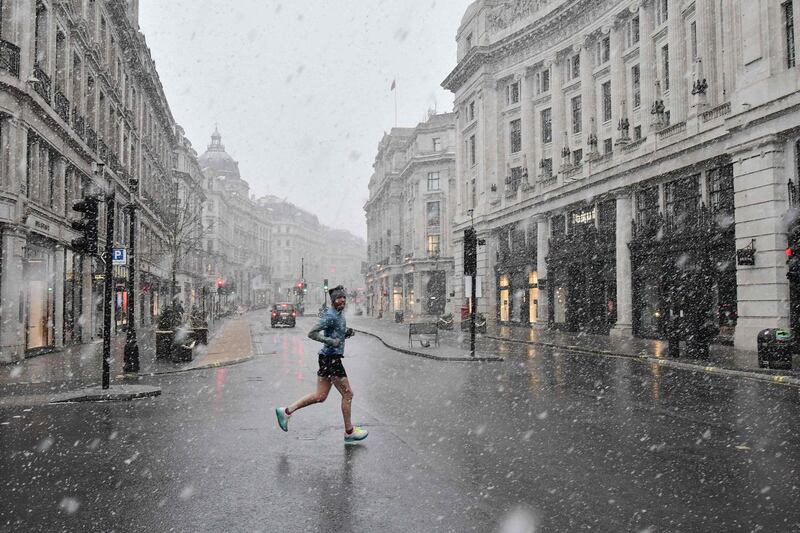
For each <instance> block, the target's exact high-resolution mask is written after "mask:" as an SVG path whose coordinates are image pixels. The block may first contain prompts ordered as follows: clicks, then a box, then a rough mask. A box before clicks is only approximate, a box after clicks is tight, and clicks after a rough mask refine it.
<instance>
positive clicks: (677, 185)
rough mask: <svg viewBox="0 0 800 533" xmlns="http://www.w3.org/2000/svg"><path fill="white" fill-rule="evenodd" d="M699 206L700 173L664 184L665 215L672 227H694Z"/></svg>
mask: <svg viewBox="0 0 800 533" xmlns="http://www.w3.org/2000/svg"><path fill="white" fill-rule="evenodd" d="M699 206H700V180H699V175H698V174H695V175H693V176H688V177H686V178H680V179H677V180H675V181H671V182H669V183H667V184H666V185H665V186H664V215H665V218H666V221H667V224H668V225H669V226H670V227H671V228H672V229H684V228H691V227H693V226H694V225H695V219H696V217H697V210H698V207H699Z"/></svg>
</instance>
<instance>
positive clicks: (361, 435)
mask: <svg viewBox="0 0 800 533" xmlns="http://www.w3.org/2000/svg"><path fill="white" fill-rule="evenodd" d="M367 435H369V431H367V430H366V429H361V428H360V427H359V426H356V427H354V428H353V432H352V433H345V434H344V443H345V444H352V443H354V442H358V441H360V440H364V439H366V438H367Z"/></svg>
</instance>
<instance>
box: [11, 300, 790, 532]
mask: <svg viewBox="0 0 800 533" xmlns="http://www.w3.org/2000/svg"><path fill="white" fill-rule="evenodd" d="M265 318H266V315H265V314H254V315H252V316H251V320H252V324H253V339H254V343H255V344H254V345H255V348H256V351H257V352H259V353H260V354H263V355H258V356H257V357H256V358H255V359H254V360H253V361H251V362H249V363H245V364H241V365H237V366H233V367H227V368H221V369H216V370H213V371H212V370H207V371H198V372H195V373H188V374H179V375H172V376H164V377H159V378H151V379H148V380H147V381H146V383H152V384H158V385H160V386H161V387H162V388H163V394H162V396H160V397H157V398H153V399H148V400H141V401H137V402H133V403H120V404H110V403H109V404H72V405H52V406H39V407H33V408H28V409H26V408H22V407H20V408H9V409H3V410H0V424H2V425H0V450H2V452H1V453H2V456H0V489H1V490H0V530H4V531H5V530H8V531H52V530H62V529H66V530H71V531H74V530H86V531H111V530H115V531H170V530H174V531H325V532H329V531H495V530H499V528H500V524H501V523H502V522H503V521H507V520H508V519H509V518H510V517H511V518H516V519H518V520H521V521H523V522H525V523H528V524H530V523H531V522H532V521H535V522H537V523H538V525H539V526H540V529H541V530H542V531H580V530H589V529H593V530H598V531H648V532H657V531H739V530H741V531H791V530H798V529H800V505H798V504H799V503H800V488H798V486H799V485H800V482H799V481H797V480H798V472H797V470H798V467H799V466H800V443H799V442H798V439H797V435H798V434H800V422H799V421H798V420H799V418H800V417H798V413H799V412H800V397H799V395H798V390H797V389H794V388H788V387H782V386H776V385H771V384H764V383H757V382H747V381H738V380H728V379H726V378H722V377H718V376H712V375H706V374H700V373H691V372H685V371H674V370H668V369H664V368H661V367H658V366H649V365H643V364H640V363H638V362H636V361H632V360H630V359H615V358H602V357H589V356H585V355H570V354H568V353H554V352H553V351H552V350H550V349H545V348H541V347H525V346H520V345H508V346H507V347H503V348H502V352H504V353H502V355H504V356H505V357H506V361H505V362H503V363H443V362H437V361H431V360H427V359H421V358H415V357H412V356H408V355H404V354H400V353H397V352H392V351H390V350H387V349H386V348H384V347H383V346H382V345H381V344H380V343H379V342H378V341H376V340H374V339H371V338H368V337H366V336H356V337H355V338H353V339H352V340H350V341H348V346H347V349H348V357H347V358H346V359H345V366H346V367H347V370H348V374H349V375H350V378H351V382H352V384H353V388H354V391H355V400H354V409H353V414H354V420H355V421H356V422H357V423H360V424H361V425H363V426H364V427H366V428H367V429H369V430H370V436H369V438H368V439H367V440H366V441H365V442H364V443H363V444H362V445H361V446H350V447H345V446H344V445H343V443H342V423H341V415H340V412H339V401H338V400H339V397H338V394H337V393H336V392H335V391H332V392H331V395H330V397H329V399H328V401H327V402H326V403H325V404H323V405H317V406H312V407H309V408H308V409H305V410H303V411H301V412H300V413H298V414H297V415H296V416H295V417H293V419H292V422H291V426H290V432H289V433H283V432H281V431H280V430H278V428H277V425H276V423H275V419H274V414H273V412H272V409H273V407H274V406H275V405H278V404H286V403H289V401H291V400H292V399H294V398H296V397H298V396H300V395H302V394H305V393H306V392H309V391H311V390H312V388H313V384H314V381H315V371H316V350H317V347H318V345H317V344H316V343H314V342H313V341H311V340H309V339H307V338H306V337H305V331H306V330H307V328H308V326H310V324H311V319H310V318H304V319H302V320H300V321H299V322H298V328H297V329H294V330H293V329H279V330H272V329H270V328H269V327H268V326H267V327H265V326H264V325H263V324H264V323H266V322H268V320H266V319H265ZM272 352H274V353H272Z"/></svg>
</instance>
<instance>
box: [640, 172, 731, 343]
mask: <svg viewBox="0 0 800 533" xmlns="http://www.w3.org/2000/svg"><path fill="white" fill-rule="evenodd" d="M707 178H708V180H709V183H708V191H709V206H708V207H706V206H705V204H704V203H703V202H701V201H700V197H701V196H700V195H701V191H700V174H695V175H691V176H687V177H684V178H680V179H677V180H674V181H672V182H669V183H667V184H665V185H664V186H663V194H664V196H665V201H664V205H665V208H666V209H665V213H664V214H662V213H660V212H659V210H658V205H659V202H658V195H659V194H660V193H661V190H660V189H659V188H658V186H652V187H649V188H646V189H642V190H640V191H639V192H638V193H637V206H638V207H637V215H636V221H635V222H634V224H633V238H632V242H631V244H630V249H631V262H632V267H633V268H632V276H633V280H632V281H633V285H632V288H633V331H634V334H635V335H636V336H638V337H644V338H656V339H663V338H666V334H667V328H668V327H669V325H670V323H671V321H672V320H673V319H676V320H680V319H681V318H682V317H686V316H689V315H692V316H701V317H708V319H707V321H708V322H713V326H714V328H715V330H716V331H718V332H719V335H718V336H717V337H716V339H715V340H716V342H723V343H729V342H732V341H733V335H734V330H735V326H736V320H737V313H736V305H737V286H736V244H735V232H734V224H733V183H732V179H733V173H732V168H731V167H730V166H726V167H721V168H720V169H714V170H711V171H709V172H707ZM672 323H677V322H672Z"/></svg>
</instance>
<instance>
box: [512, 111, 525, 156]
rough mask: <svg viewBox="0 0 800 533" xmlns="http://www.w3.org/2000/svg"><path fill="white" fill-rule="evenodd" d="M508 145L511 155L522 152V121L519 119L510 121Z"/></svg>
mask: <svg viewBox="0 0 800 533" xmlns="http://www.w3.org/2000/svg"><path fill="white" fill-rule="evenodd" d="M509 144H510V145H511V153H512V154H516V153H517V152H519V151H520V150H522V120H520V119H516V120H512V121H511V134H510V139H509Z"/></svg>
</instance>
